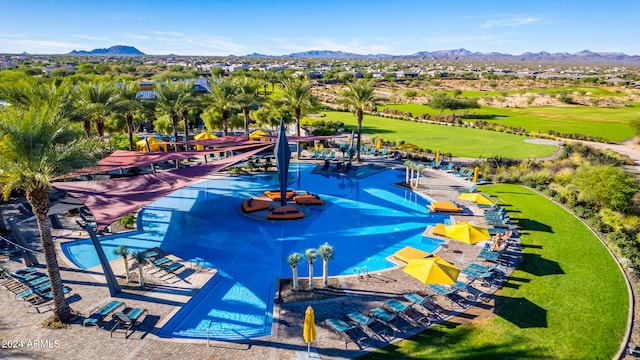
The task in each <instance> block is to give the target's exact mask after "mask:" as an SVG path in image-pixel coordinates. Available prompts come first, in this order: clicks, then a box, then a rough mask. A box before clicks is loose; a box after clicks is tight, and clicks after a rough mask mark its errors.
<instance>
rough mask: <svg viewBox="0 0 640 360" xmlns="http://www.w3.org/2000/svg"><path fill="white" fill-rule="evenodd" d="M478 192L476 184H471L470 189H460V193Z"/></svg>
mask: <svg viewBox="0 0 640 360" xmlns="http://www.w3.org/2000/svg"><path fill="white" fill-rule="evenodd" d="M474 192H476V185H475V184H474V185H471V186H470V187H469V188H468V189H463V190H458V193H460V194H468V193H474Z"/></svg>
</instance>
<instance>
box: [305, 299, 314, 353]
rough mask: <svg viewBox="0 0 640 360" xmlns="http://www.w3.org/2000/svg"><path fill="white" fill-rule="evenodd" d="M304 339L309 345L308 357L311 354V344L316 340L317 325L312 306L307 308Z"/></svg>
mask: <svg viewBox="0 0 640 360" xmlns="http://www.w3.org/2000/svg"><path fill="white" fill-rule="evenodd" d="M302 337H303V338H304V342H306V343H307V356H308V355H309V353H311V343H312V342H314V341H315V340H316V324H315V314H314V313H313V308H312V307H311V305H309V306H307V311H305V312H304V328H303V329H302Z"/></svg>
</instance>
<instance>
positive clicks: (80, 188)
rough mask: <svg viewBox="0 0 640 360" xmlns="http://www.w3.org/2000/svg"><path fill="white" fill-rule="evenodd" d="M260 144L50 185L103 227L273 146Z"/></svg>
mask: <svg viewBox="0 0 640 360" xmlns="http://www.w3.org/2000/svg"><path fill="white" fill-rule="evenodd" d="M212 140H215V139H212ZM260 145H262V146H258V147H255V145H254V148H253V149H252V150H249V151H247V152H244V153H242V154H239V155H234V156H230V157H228V158H225V159H222V160H217V161H214V162H210V163H206V164H202V165H198V166H193V167H189V168H182V169H177V170H173V171H164V172H159V173H155V174H145V175H139V176H135V177H126V178H118V179H109V180H104V181H73V182H54V183H52V185H53V187H55V188H58V189H60V190H65V191H67V193H69V195H71V196H73V197H75V198H78V199H79V200H80V201H82V202H83V203H84V204H85V205H86V206H87V207H88V208H89V210H91V212H92V214H93V216H94V218H95V219H96V222H97V224H98V227H99V228H104V227H106V226H108V225H110V224H112V223H113V222H114V221H116V220H118V219H119V218H121V217H122V216H124V215H126V214H129V213H131V212H133V211H136V210H138V209H140V208H142V207H144V206H146V205H148V204H149V203H151V202H153V201H155V200H158V199H160V198H162V197H163V196H165V195H168V194H170V193H172V192H174V191H176V190H178V189H181V188H183V187H185V186H187V185H190V184H192V183H194V182H196V181H199V180H200V179H201V178H202V177H204V176H207V175H210V174H213V173H216V172H218V171H221V170H224V169H225V168H227V167H229V166H232V165H235V164H237V163H239V162H241V161H243V160H245V159H247V158H248V157H250V156H252V155H255V154H257V153H259V152H261V151H264V150H267V149H269V148H270V147H272V146H273V144H268V145H266V146H264V143H261V144H260ZM225 150H231V148H227V149H225ZM176 154H180V153H176Z"/></svg>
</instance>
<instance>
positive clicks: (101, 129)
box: [96, 117, 104, 138]
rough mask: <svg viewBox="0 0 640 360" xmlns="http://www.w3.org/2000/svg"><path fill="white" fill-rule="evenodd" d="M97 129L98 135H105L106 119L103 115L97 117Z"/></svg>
mask: <svg viewBox="0 0 640 360" xmlns="http://www.w3.org/2000/svg"><path fill="white" fill-rule="evenodd" d="M96 131H97V132H98V136H100V137H101V138H102V137H104V119H103V118H102V117H98V118H96Z"/></svg>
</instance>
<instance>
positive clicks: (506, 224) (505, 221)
mask: <svg viewBox="0 0 640 360" xmlns="http://www.w3.org/2000/svg"><path fill="white" fill-rule="evenodd" d="M487 225H492V226H498V227H509V226H510V225H511V219H510V218H505V219H502V220H497V221H492V220H487Z"/></svg>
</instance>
